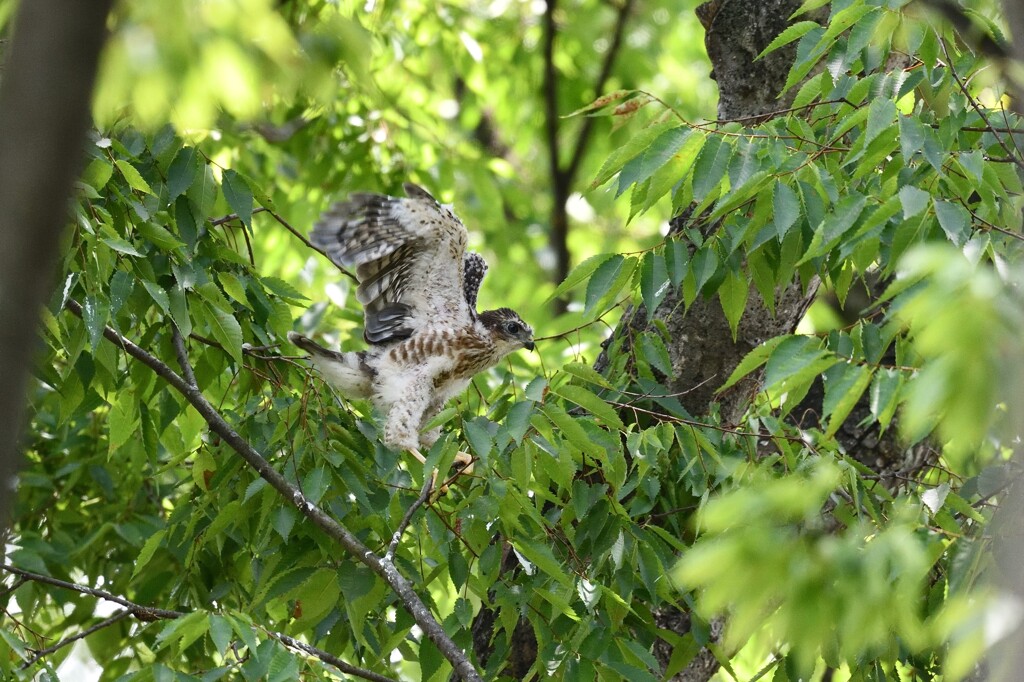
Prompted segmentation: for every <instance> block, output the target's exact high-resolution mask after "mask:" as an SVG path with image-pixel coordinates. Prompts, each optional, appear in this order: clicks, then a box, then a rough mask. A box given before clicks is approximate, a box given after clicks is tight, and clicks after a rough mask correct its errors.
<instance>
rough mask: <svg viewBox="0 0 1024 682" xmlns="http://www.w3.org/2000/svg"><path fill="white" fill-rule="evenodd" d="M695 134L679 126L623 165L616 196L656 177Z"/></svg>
mask: <svg viewBox="0 0 1024 682" xmlns="http://www.w3.org/2000/svg"><path fill="white" fill-rule="evenodd" d="M692 134H693V131H692V130H691V129H690V128H687V127H685V126H677V127H675V128H669V129H668V130H665V131H664V132H662V133H661V134H660V135H658V137H656V138H654V140H652V141H651V144H650V145H648V146H647V147H646V148H644V149H642V150H641V151H640V152H639V153H638V154H637V155H636V156H634V157H633V158H632V159H630V160H629V161H628V162H627V163H626V164H624V165H623V167H622V170H621V171H620V172H619V188H618V190H617V192H616V194H615V195H616V196H619V195H621V194H622V193H623V192H624V191H626V189H627V188H629V187H630V186H631V185H635V184H639V183H641V182H643V181H644V180H646V179H648V178H649V177H651V176H652V175H654V173H655V171H657V170H658V169H659V168H661V167H662V166H663V165H665V163H666V162H667V161H668V160H669V159H670V158H672V156H673V155H674V154H675V153H676V152H677V151H679V149H680V148H681V147H682V146H683V144H684V143H685V142H686V140H687V138H689V137H690V136H691V135H692Z"/></svg>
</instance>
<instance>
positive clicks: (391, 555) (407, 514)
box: [384, 476, 434, 561]
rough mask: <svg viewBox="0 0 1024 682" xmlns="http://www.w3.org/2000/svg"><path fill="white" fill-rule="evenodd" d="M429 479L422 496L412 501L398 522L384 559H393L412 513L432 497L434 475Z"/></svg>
mask: <svg viewBox="0 0 1024 682" xmlns="http://www.w3.org/2000/svg"><path fill="white" fill-rule="evenodd" d="M426 478H427V480H426V482H425V483H424V484H423V490H421V491H420V496H419V497H418V498H416V501H415V502H413V503H412V506H410V507H409V508H408V509H406V510H405V515H404V516H402V521H401V522H400V523H399V524H398V528H396V529H395V533H394V535H392V536H391V544H389V545H388V551H387V553H385V554H384V561H393V560H394V558H395V551H396V550H397V549H398V543H399V542H401V541H402V535H403V534H404V533H405V529H406V528H408V527H409V523H410V522H411V521H412V515H413V514H415V513H416V510H417V509H419V508H420V507H422V506H423V504H424V503H425V502H426V501H427V498H428V497H430V492H431V491H432V490H433V489H434V477H433V476H427V477H426Z"/></svg>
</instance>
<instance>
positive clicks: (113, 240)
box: [100, 237, 144, 256]
mask: <svg viewBox="0 0 1024 682" xmlns="http://www.w3.org/2000/svg"><path fill="white" fill-rule="evenodd" d="M100 241H102V242H103V243H104V244H106V245H107V246H109V247H110V248H112V249H113V250H114V251H117V252H118V253H123V254H125V255H128V256H142V255H144V254H143V253H142V252H141V251H139V250H138V249H137V248H135V246H134V245H132V244H129V243H128V242H126V241H125V240H123V239H121V238H120V237H103V238H101V239H100Z"/></svg>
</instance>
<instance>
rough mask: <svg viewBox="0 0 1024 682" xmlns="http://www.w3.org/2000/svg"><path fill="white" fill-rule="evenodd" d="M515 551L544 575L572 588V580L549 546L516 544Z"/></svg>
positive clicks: (531, 543) (539, 543) (542, 544)
mask: <svg viewBox="0 0 1024 682" xmlns="http://www.w3.org/2000/svg"><path fill="white" fill-rule="evenodd" d="M514 549H515V550H516V551H517V552H518V553H519V554H521V555H522V556H524V557H526V559H527V560H528V561H529V562H530V563H532V564H533V565H534V566H536V567H537V568H539V569H540V570H541V572H543V573H544V574H546V575H548V576H549V577H551V578H554V579H555V580H557V581H558V582H559V583H561V584H562V585H565V586H567V587H571V586H572V578H570V577H569V576H568V575H567V574H566V572H565V570H564V569H563V568H562V564H561V563H559V562H558V560H557V559H555V555H554V554H552V552H551V548H550V547H548V545H547V544H545V543H541V542H521V543H516V544H515V545H514Z"/></svg>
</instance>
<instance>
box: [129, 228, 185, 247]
mask: <svg viewBox="0 0 1024 682" xmlns="http://www.w3.org/2000/svg"><path fill="white" fill-rule="evenodd" d="M138 228H139V232H140V233H141V234H142V236H143V237H145V238H146V239H147V240H148V241H149V242H151V243H153V244H156V245H157V246H159V247H160V248H161V249H164V250H165V251H170V250H173V249H176V248H178V247H179V246H185V243H184V242H183V241H181V240H180V239H178V238H177V237H175V236H174V235H173V234H171V233H170V232H168V231H167V230H166V229H165V228H163V227H160V226H159V225H157V224H156V223H150V222H145V223H141V224H140V225H139V226H138Z"/></svg>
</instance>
